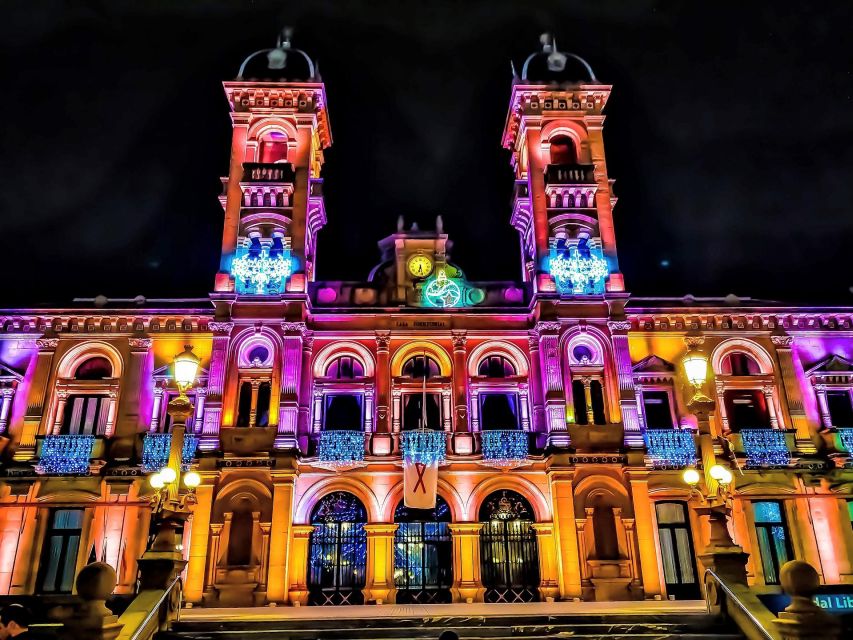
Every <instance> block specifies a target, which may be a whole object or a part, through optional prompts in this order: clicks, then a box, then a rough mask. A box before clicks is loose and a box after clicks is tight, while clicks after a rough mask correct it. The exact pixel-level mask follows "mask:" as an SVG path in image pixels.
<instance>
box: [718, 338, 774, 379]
mask: <svg viewBox="0 0 853 640" xmlns="http://www.w3.org/2000/svg"><path fill="white" fill-rule="evenodd" d="M732 353H745V354H747V355H748V356H750V357H752V359H753V360H755V362H756V363H757V364H758V368H759V370H760V372H761V374H762V375H772V374H773V358H771V357H770V354H769V353H767V351H766V350H765V349H764V347H762V346H761V345H759V344H758V343H756V342H753V341H752V340H746V339H744V338H729V339H728V340H723V341H722V342H721V343H720V344H718V345H717V346H716V347H714V351H713V352H712V353H711V367H712V368H713V370H714V373H715V374H716V375H720V372H721V371H722V370H723V359H724V358H725V357H726V356H727V355H729V354H732Z"/></svg>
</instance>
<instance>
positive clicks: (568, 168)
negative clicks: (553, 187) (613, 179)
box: [545, 164, 595, 184]
mask: <svg viewBox="0 0 853 640" xmlns="http://www.w3.org/2000/svg"><path fill="white" fill-rule="evenodd" d="M545 184H595V165H591V164H549V165H548V166H547V167H546V169H545Z"/></svg>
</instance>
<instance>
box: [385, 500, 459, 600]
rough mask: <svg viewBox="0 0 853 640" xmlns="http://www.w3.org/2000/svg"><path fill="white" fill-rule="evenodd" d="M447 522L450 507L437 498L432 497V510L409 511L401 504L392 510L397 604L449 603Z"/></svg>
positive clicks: (450, 549)
mask: <svg viewBox="0 0 853 640" xmlns="http://www.w3.org/2000/svg"><path fill="white" fill-rule="evenodd" d="M450 519H451V517H450V508H449V507H448V506H447V503H446V502H445V501H444V500H443V499H442V498H441V497H436V504H435V509H409V508H408V507H406V506H405V505H404V504H403V503H402V502H401V503H400V505H399V506H398V507H397V509H396V510H395V511H394V522H396V523H398V524H399V527H398V528H397V533H396V535H395V541H394V542H395V544H394V583H395V585H396V586H397V604H413V603H414V604H434V603H447V602H451V594H450V587H451V585H452V584H453V546H452V545H453V543H452V541H451V538H450V529H449V528H448V526H447V525H448V523H449V522H450Z"/></svg>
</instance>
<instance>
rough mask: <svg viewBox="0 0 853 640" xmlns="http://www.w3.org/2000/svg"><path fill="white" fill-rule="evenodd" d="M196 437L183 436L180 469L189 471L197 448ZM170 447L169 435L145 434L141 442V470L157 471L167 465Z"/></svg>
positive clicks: (192, 434) (192, 435) (189, 434)
mask: <svg viewBox="0 0 853 640" xmlns="http://www.w3.org/2000/svg"><path fill="white" fill-rule="evenodd" d="M198 440H199V438H198V436H197V435H195V434H194V433H187V434H184V447H183V450H182V451H181V467H183V469H184V470H187V469H189V466H190V465H191V464H192V461H193V458H195V452H196V449H197V448H198ZM171 447H172V434H171V433H146V434H145V439H144V440H143V441H142V470H143V471H146V472H154V471H159V470H160V469H162V468H163V467H165V466H166V465H167V464H169V449H171Z"/></svg>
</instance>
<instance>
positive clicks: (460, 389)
mask: <svg viewBox="0 0 853 640" xmlns="http://www.w3.org/2000/svg"><path fill="white" fill-rule="evenodd" d="M450 334H451V340H452V341H453V402H454V405H455V411H454V414H455V418H456V425H455V428H452V430H453V431H456V432H457V433H458V432H463V433H465V432H467V431H468V367H467V364H468V362H467V361H468V357H467V356H468V351H467V349H466V344H467V342H468V334H467V332H466V331H451V332H450Z"/></svg>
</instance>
